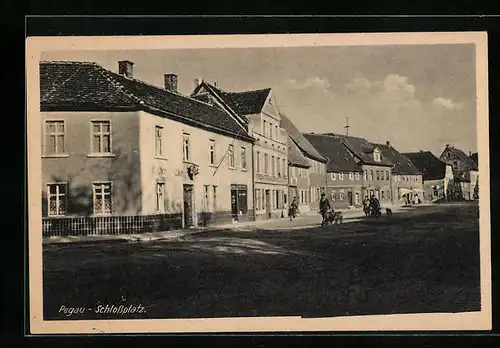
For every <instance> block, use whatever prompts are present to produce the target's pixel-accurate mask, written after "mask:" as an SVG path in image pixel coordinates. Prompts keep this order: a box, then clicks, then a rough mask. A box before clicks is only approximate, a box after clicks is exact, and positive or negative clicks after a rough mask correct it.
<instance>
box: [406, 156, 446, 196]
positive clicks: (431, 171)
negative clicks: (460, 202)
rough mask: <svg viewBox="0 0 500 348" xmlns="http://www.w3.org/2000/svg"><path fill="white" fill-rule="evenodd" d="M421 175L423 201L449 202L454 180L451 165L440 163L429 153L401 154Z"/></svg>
mask: <svg viewBox="0 0 500 348" xmlns="http://www.w3.org/2000/svg"><path fill="white" fill-rule="evenodd" d="M402 155H403V156H405V157H406V158H408V159H409V160H410V161H411V163H412V164H413V165H414V166H415V167H416V168H417V169H418V170H419V171H420V172H421V173H422V178H423V190H424V193H423V195H424V201H426V202H437V201H442V200H451V199H452V198H453V195H454V178H453V169H452V167H451V165H448V164H447V163H445V162H443V161H441V160H440V159H439V158H437V157H436V156H434V154H433V153H432V152H430V151H419V152H406V153H403V154H402Z"/></svg>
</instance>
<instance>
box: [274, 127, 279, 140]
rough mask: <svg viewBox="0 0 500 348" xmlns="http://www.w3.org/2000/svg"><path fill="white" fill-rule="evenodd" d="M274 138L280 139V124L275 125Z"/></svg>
mask: <svg viewBox="0 0 500 348" xmlns="http://www.w3.org/2000/svg"><path fill="white" fill-rule="evenodd" d="M274 139H278V126H274Z"/></svg>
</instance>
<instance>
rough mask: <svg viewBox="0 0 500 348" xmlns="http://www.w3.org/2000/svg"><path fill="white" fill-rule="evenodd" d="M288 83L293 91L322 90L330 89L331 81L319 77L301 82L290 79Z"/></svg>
mask: <svg viewBox="0 0 500 348" xmlns="http://www.w3.org/2000/svg"><path fill="white" fill-rule="evenodd" d="M287 83H288V85H289V86H291V87H292V88H293V89H308V88H322V89H328V88H330V81H328V79H325V78H321V77H319V76H312V77H308V78H307V79H305V80H303V81H301V82H299V81H297V80H295V79H288V80H287Z"/></svg>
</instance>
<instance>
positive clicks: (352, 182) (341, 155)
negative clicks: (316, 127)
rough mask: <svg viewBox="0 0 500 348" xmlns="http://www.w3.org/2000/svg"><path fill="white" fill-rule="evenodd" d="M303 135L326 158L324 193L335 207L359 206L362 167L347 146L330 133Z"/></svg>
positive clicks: (361, 195) (361, 192) (360, 203)
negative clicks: (325, 186)
mask: <svg viewBox="0 0 500 348" xmlns="http://www.w3.org/2000/svg"><path fill="white" fill-rule="evenodd" d="M304 136H305V137H306V139H307V140H309V142H310V143H311V144H312V145H313V146H314V147H315V148H316V149H317V150H318V152H319V153H321V155H323V156H324V157H326V158H327V159H328V164H327V168H326V171H327V184H326V185H327V189H326V193H327V197H328V198H329V199H330V200H331V201H332V203H333V205H334V207H335V209H343V208H348V207H361V205H362V201H363V191H362V186H363V169H362V167H361V166H360V165H358V164H357V163H356V160H355V159H354V157H353V155H352V154H351V153H350V152H349V150H348V149H347V147H346V146H345V145H344V144H343V143H342V141H341V140H340V139H339V138H337V137H333V136H331V135H325V134H312V133H309V134H304Z"/></svg>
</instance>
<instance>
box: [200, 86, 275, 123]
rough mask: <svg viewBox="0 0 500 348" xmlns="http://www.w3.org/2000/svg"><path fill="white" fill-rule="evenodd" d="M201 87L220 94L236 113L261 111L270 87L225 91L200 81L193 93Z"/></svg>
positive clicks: (246, 113) (248, 113)
mask: <svg viewBox="0 0 500 348" xmlns="http://www.w3.org/2000/svg"><path fill="white" fill-rule="evenodd" d="M202 87H204V88H205V89H207V90H209V91H211V92H212V93H215V94H216V95H218V96H220V97H221V98H222V99H223V100H224V102H225V103H226V104H227V106H229V108H230V109H231V110H232V111H234V112H235V113H237V114H238V115H251V114H258V113H259V112H261V111H262V109H263V108H264V103H265V102H266V100H267V97H268V96H269V93H270V92H271V88H264V89H258V90H252V91H243V92H226V91H223V90H221V89H219V88H217V87H215V86H213V85H211V84H210V83H208V82H206V81H202V83H201V84H200V85H198V86H197V87H196V88H195V90H194V91H193V95H195V94H196V93H197V92H198V91H199V90H200V89H201V88H202Z"/></svg>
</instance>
